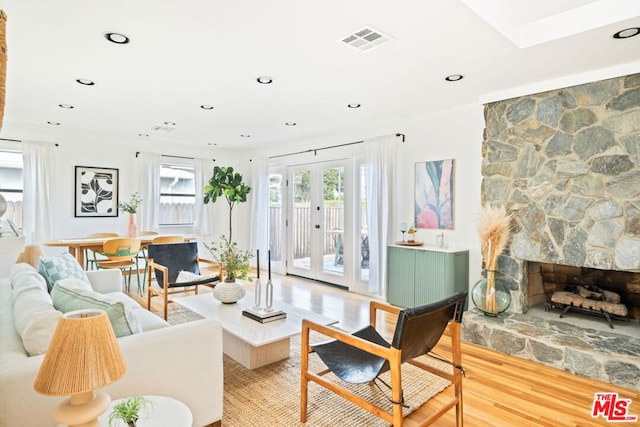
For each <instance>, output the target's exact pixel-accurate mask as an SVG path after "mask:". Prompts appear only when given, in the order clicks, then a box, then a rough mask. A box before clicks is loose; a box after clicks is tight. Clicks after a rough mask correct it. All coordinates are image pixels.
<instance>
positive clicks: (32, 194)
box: [22, 141, 56, 245]
mask: <svg viewBox="0 0 640 427" xmlns="http://www.w3.org/2000/svg"><path fill="white" fill-rule="evenodd" d="M54 149H55V145H54V144H52V143H50V142H37V141H23V143H22V158H23V180H24V181H23V182H24V190H23V196H22V197H23V202H22V203H23V213H22V219H23V222H22V231H23V234H24V238H25V244H26V245H40V244H42V243H44V242H45V241H46V240H48V239H50V238H51V236H52V232H51V231H52V227H51V212H52V206H51V189H52V188H55V185H54V184H55V183H54V182H53V180H54V178H55V176H54V171H55V170H56V168H55V164H54V153H53V150H54Z"/></svg>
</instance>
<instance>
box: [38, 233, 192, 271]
mask: <svg viewBox="0 0 640 427" xmlns="http://www.w3.org/2000/svg"><path fill="white" fill-rule="evenodd" d="M171 235H172V236H176V234H171ZM160 236H163V235H162V234H153V235H148V236H147V235H145V236H136V239H140V249H144V248H146V247H147V246H149V245H150V244H151V243H152V242H153V239H155V238H156V237H160ZM179 236H181V237H184V240H185V242H191V241H194V240H196V239H197V237H196V236H194V235H192V234H179ZM122 237H126V236H122ZM117 238H118V237H78V238H69V239H58V240H49V241H47V242H44V245H45V246H55V247H66V248H67V250H68V251H69V253H70V254H71V255H73V256H74V257H75V258H76V259H77V260H78V263H79V264H80V265H85V264H84V263H85V259H84V253H85V249H88V248H95V247H99V246H102V245H103V244H104V242H106V241H107V240H109V239H117Z"/></svg>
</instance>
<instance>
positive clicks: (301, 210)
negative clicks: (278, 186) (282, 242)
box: [291, 170, 312, 270]
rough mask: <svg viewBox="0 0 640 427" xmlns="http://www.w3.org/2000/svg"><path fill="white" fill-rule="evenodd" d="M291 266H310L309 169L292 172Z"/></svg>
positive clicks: (305, 267)
mask: <svg viewBox="0 0 640 427" xmlns="http://www.w3.org/2000/svg"><path fill="white" fill-rule="evenodd" d="M291 222H292V227H293V233H292V242H291V243H292V249H293V266H294V267H296V268H301V269H305V270H309V269H310V268H311V245H310V241H309V238H310V235H311V233H310V231H311V227H312V224H311V171H309V170H304V171H296V172H294V174H293V212H292V218H291Z"/></svg>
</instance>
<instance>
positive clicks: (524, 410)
mask: <svg viewBox="0 0 640 427" xmlns="http://www.w3.org/2000/svg"><path fill="white" fill-rule="evenodd" d="M273 282H274V299H278V300H282V301H284V302H286V303H288V304H293V305H296V306H298V307H301V308H304V309H307V310H311V311H314V312H316V313H319V314H323V315H325V316H329V317H333V318H335V319H339V321H340V323H339V324H338V325H337V326H338V327H340V328H342V329H345V330H354V329H357V328H359V327H361V326H363V325H365V324H366V323H367V322H368V315H369V314H368V303H369V298H368V297H365V296H362V295H357V294H353V293H350V292H346V291H343V290H341V289H338V288H335V287H332V286H327V285H323V284H318V283H315V282H311V281H307V280H304V279H300V278H295V277H291V276H285V277H282V276H275V278H274V281H273ZM247 287H248V288H250V289H252V288H253V285H252V284H247ZM200 292H201V293H204V292H211V290H210V289H209V288H207V287H200ZM131 296H132V297H135V298H137V299H138V301H140V303H141V304H142V305H143V306H144V307H146V297H145V298H143V299H141V298H140V297H139V296H137V291H134V290H133V287H132V291H131ZM152 310H154V311H160V310H162V301H161V299H160V298H158V297H155V298H153V299H152ZM380 326H381V327H382V328H384V331H383V332H384V333H385V334H386V335H391V334H392V333H393V328H394V324H393V322H392V321H391V320H389V319H383V322H381V323H380ZM449 349H450V345H449V339H448V337H447V336H445V337H443V339H442V340H441V342H440V343H439V345H438V347H437V349H436V351H437V352H438V353H440V354H443V355H447V354H448V351H449ZM462 352H463V366H464V367H465V369H466V374H467V375H466V378H465V379H464V381H463V387H464V422H465V425H467V426H492V427H493V426H548V427H552V426H553V427H556V426H604V425H609V426H610V425H612V423H610V422H607V421H606V420H605V419H604V418H603V417H599V418H592V417H591V408H592V405H593V399H594V394H595V393H596V392H617V393H619V396H620V398H624V399H631V405H630V409H629V414H630V415H638V416H639V417H640V393H639V392H637V391H635V390H630V389H625V388H622V387H618V386H613V385H611V384H608V383H603V382H599V381H594V380H590V379H587V378H583V377H579V376H576V375H572V374H569V373H567V372H565V371H561V370H558V369H555V368H551V367H547V366H544V365H541V364H538V363H535V362H531V361H528V360H524V359H520V358H517V357H513V356H509V355H505V354H502V353H497V352H494V351H491V350H488V349H486V348H484V347H481V346H477V345H474V344H470V343H465V342H463V344H462ZM446 393H447V392H445V393H441V395H439V396H436V397H435V398H434V399H432V400H431V401H430V402H428V403H427V404H425V405H424V406H423V407H422V408H420V409H419V410H418V411H416V412H414V414H412V415H411V416H410V417H408V418H407V419H406V420H405V425H406V426H409V427H414V426H417V425H418V424H417V423H416V422H415V421H413V419H414V418H417V417H419V416H420V415H421V413H422V412H429V411H433V410H434V408H436V407H437V404H438V403H439V402H441V401H443V400H445V398H448V397H449V395H447V394H446ZM433 425H435V426H439V427H448V426H453V425H455V412H454V411H449V412H448V413H447V414H446V415H444V416H443V417H442V418H441V419H440V420H438V421H437V422H436V423H435V424H433ZM623 425H640V421H639V422H638V423H624V424H623Z"/></svg>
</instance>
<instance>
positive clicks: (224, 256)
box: [207, 235, 253, 282]
mask: <svg viewBox="0 0 640 427" xmlns="http://www.w3.org/2000/svg"><path fill="white" fill-rule="evenodd" d="M207 248H208V249H209V250H210V251H211V253H212V254H213V257H214V258H215V259H216V261H220V263H221V264H222V266H223V267H224V270H225V278H224V281H225V282H233V281H235V280H236V279H246V280H248V281H249V282H251V281H252V279H251V277H249V275H248V273H249V260H250V259H251V258H253V254H252V253H251V252H250V251H247V250H242V249H240V248H238V244H237V243H236V242H231V241H229V240H227V238H226V237H225V236H224V235H222V236H220V242H218V243H217V245H216V244H215V243H214V244H213V245H212V246H211V247H209V246H207Z"/></svg>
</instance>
